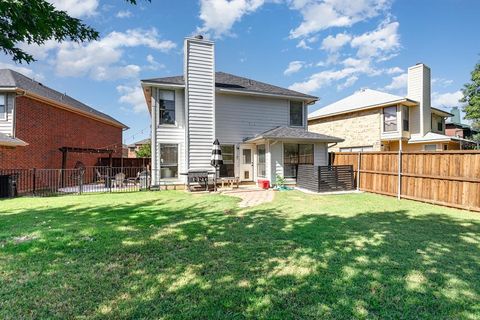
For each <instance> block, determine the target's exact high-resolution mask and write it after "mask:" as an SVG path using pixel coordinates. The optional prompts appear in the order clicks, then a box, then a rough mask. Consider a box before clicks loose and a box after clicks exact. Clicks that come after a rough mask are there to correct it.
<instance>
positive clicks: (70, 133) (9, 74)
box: [0, 69, 126, 169]
mask: <svg viewBox="0 0 480 320" xmlns="http://www.w3.org/2000/svg"><path fill="white" fill-rule="evenodd" d="M125 128H126V126H125V125H124V124H122V123H120V122H119V121H117V120H115V119H114V118H112V117H110V116H108V115H106V114H104V113H102V112H99V111H97V110H95V109H93V108H91V107H89V106H87V105H85V104H83V103H81V102H80V101H78V100H75V99H73V98H71V97H69V96H67V95H65V94H62V93H60V92H58V91H55V90H53V89H50V88H48V87H46V86H44V85H42V84H41V83H39V82H36V81H34V80H32V79H30V78H28V77H26V76H24V75H22V74H20V73H18V72H15V71H13V70H9V69H0V169H8V168H19V169H20V168H61V166H62V153H61V152H60V151H59V148H61V147H75V148H92V149H97V148H100V149H112V150H115V153H114V156H115V155H118V156H120V155H121V152H122V131H123V130H124V129H125ZM101 156H105V155H101V154H92V153H69V154H68V159H67V160H68V161H67V165H66V167H67V168H72V167H74V166H75V165H76V164H78V163H79V162H81V163H82V164H84V165H85V166H93V165H95V164H96V162H97V159H98V158H99V157H101ZM107 156H108V155H107Z"/></svg>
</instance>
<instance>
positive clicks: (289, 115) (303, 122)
mask: <svg viewBox="0 0 480 320" xmlns="http://www.w3.org/2000/svg"><path fill="white" fill-rule="evenodd" d="M292 102H296V103H301V104H302V124H301V125H299V126H298V125H293V124H292V117H291V114H292ZM288 125H289V126H290V127H296V128H301V127H304V126H305V104H304V103H303V101H298V100H289V102H288Z"/></svg>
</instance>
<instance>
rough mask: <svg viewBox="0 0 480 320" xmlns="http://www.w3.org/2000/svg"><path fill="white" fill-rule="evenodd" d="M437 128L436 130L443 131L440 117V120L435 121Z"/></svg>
mask: <svg viewBox="0 0 480 320" xmlns="http://www.w3.org/2000/svg"><path fill="white" fill-rule="evenodd" d="M437 130H438V131H443V122H442V119H440V121H438V122H437Z"/></svg>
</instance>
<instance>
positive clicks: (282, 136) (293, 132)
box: [244, 127, 343, 142]
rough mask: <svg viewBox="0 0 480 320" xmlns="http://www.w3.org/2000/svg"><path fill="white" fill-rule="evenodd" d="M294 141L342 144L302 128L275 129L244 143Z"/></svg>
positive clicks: (338, 140) (337, 139)
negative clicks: (265, 140)
mask: <svg viewBox="0 0 480 320" xmlns="http://www.w3.org/2000/svg"><path fill="white" fill-rule="evenodd" d="M264 139H268V140H295V141H310V142H342V141H343V139H340V138H337V137H332V136H327V135H324V134H320V133H316V132H310V131H307V130H305V129H303V128H292V127H276V128H273V129H270V130H268V131H265V132H263V133H260V134H258V135H256V136H255V137H252V138H247V139H245V140H244V142H256V141H259V140H264Z"/></svg>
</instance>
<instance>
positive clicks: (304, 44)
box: [297, 39, 312, 50]
mask: <svg viewBox="0 0 480 320" xmlns="http://www.w3.org/2000/svg"><path fill="white" fill-rule="evenodd" d="M297 48H302V49H305V50H312V47H310V46H309V45H308V44H307V41H305V39H302V40H300V41H299V42H298V43H297Z"/></svg>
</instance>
